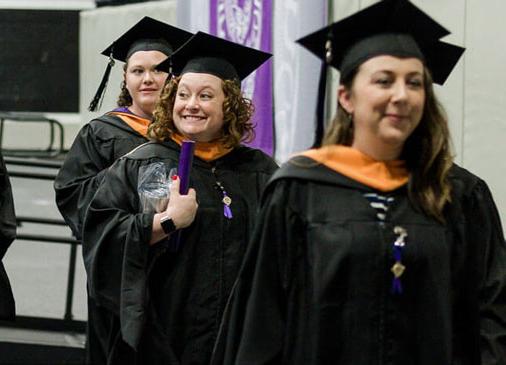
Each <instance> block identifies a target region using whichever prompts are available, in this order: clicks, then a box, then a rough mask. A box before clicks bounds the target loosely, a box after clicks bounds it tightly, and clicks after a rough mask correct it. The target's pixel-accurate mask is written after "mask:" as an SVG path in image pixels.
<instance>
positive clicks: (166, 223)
mask: <svg viewBox="0 0 506 365" xmlns="http://www.w3.org/2000/svg"><path fill="white" fill-rule="evenodd" d="M160 225H161V226H162V229H163V231H164V232H165V234H171V233H172V232H174V231H175V230H176V225H175V224H174V221H173V220H172V218H170V217H169V216H168V215H164V216H163V217H161V218H160Z"/></svg>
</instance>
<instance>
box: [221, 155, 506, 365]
mask: <svg viewBox="0 0 506 365" xmlns="http://www.w3.org/2000/svg"><path fill="white" fill-rule="evenodd" d="M310 161H312V160H309V159H308V158H306V157H297V158H296V159H295V160H292V161H291V162H290V163H287V164H286V165H284V166H283V167H282V168H281V169H280V170H279V171H278V172H277V173H276V174H275V175H274V177H273V180H272V181H271V182H270V183H269V185H268V187H267V188H266V193H265V195H264V197H263V199H262V203H261V211H260V213H259V216H260V218H259V221H258V226H257V227H256V229H255V232H254V234H253V239H252V244H251V245H250V246H249V249H248V252H247V253H246V256H245V261H244V265H243V267H242V269H241V272H240V274H239V278H238V280H237V283H236V285H235V287H234V289H233V292H232V295H231V302H230V304H229V306H228V307H227V309H226V311H225V314H224V323H223V326H222V329H221V332H220V335H219V339H218V341H217V345H216V349H215V353H214V358H213V362H212V364H213V365H218V364H220V365H221V364H226V365H229V364H237V365H239V364H241V365H243V364H248V365H256V364H276V365H282V364H287V365H288V364H289V365H312V364H314V365H316V364H318V365H323V364H339V365H352V364H353V365H357V364H368V365H369V364H396V365H401V364H402V365H415V364H416V365H450V364H451V365H464V364H469V365H471V364H472V365H478V364H483V365H500V364H503V365H504V364H506V246H505V243H504V237H503V233H502V228H501V223H500V220H499V216H498V213H497V210H496V207H495V204H494V202H493V200H492V197H491V194H490V191H489V189H488V188H487V185H486V184H485V182H484V181H482V180H480V179H479V178H477V177H476V176H474V175H472V174H471V173H469V172H468V171H466V170H464V169H462V168H460V167H457V166H453V168H452V170H451V182H452V186H453V194H452V203H451V204H449V205H448V206H447V209H446V210H445V217H446V220H447V224H446V225H443V224H441V223H439V222H437V221H435V220H434V219H432V218H429V217H427V216H426V215H424V214H422V213H420V212H419V211H417V210H416V209H414V208H413V206H412V205H411V204H410V202H409V200H408V199H407V196H406V189H405V188H400V189H398V190H396V191H394V192H393V193H392V195H393V196H394V198H395V202H394V203H393V205H392V206H390V207H389V210H388V213H387V216H386V219H385V222H384V223H381V222H379V221H378V220H377V219H376V211H375V209H373V208H372V207H371V206H370V203H369V202H368V200H366V199H365V198H364V196H363V193H365V192H369V191H372V190H371V189H370V188H368V187H366V186H364V185H362V184H360V183H358V182H356V181H353V180H350V179H348V178H346V177H344V176H343V175H341V174H339V173H337V172H335V171H332V170H330V169H328V168H327V167H325V166H323V165H320V164H318V163H314V161H313V162H310ZM397 225H400V226H402V227H404V228H405V229H406V230H407V233H408V237H407V239H406V245H405V247H404V254H403V263H404V265H405V266H406V270H405V272H404V274H403V275H402V276H401V281H402V285H403V293H402V294H400V295H395V294H392V291H391V285H392V273H391V272H390V268H391V267H392V265H393V263H394V258H393V255H392V243H393V242H394V240H395V238H396V235H395V234H394V232H393V228H394V227H395V226H397Z"/></svg>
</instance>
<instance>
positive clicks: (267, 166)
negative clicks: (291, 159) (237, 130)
mask: <svg viewBox="0 0 506 365" xmlns="http://www.w3.org/2000/svg"><path fill="white" fill-rule="evenodd" d="M234 152H235V153H234V154H235V156H236V157H237V160H236V161H237V162H239V163H240V164H241V165H244V166H245V167H246V168H248V167H250V168H251V167H255V169H257V170H265V171H266V172H269V173H273V172H274V171H275V170H276V169H277V168H278V167H279V166H278V164H277V163H276V161H275V160H274V158H272V157H271V156H269V155H268V154H266V153H265V152H263V151H262V150H260V149H258V148H252V147H247V146H239V147H236V148H235V151H234Z"/></svg>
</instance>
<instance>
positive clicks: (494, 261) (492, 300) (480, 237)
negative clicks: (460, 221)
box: [466, 181, 506, 365]
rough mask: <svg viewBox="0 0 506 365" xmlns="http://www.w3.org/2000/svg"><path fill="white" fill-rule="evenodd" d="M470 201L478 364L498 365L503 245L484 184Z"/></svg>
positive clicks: (505, 279) (505, 266)
mask: <svg viewBox="0 0 506 365" xmlns="http://www.w3.org/2000/svg"><path fill="white" fill-rule="evenodd" d="M470 200H471V201H470V202H469V203H470V204H469V207H470V210H469V211H468V212H466V214H467V215H468V216H469V217H471V218H470V219H468V220H467V221H468V227H467V237H468V238H469V243H470V244H472V245H476V247H477V251H478V252H479V254H478V255H477V256H478V260H479V262H478V267H479V268H480V269H479V273H480V277H479V278H478V280H479V281H478V285H479V293H478V295H479V298H478V301H479V312H480V313H479V317H480V341H481V361H482V362H481V363H482V364H483V365H499V364H504V362H505V361H506V243H505V241H504V235H503V231H502V226H501V221H500V218H499V214H498V211H497V208H496V205H495V203H494V201H493V199H492V195H491V193H490V190H489V188H488V187H487V185H486V184H485V182H483V181H480V182H479V183H478V184H477V186H476V188H475V189H473V193H472V195H471V198H470ZM471 222H472V223H471Z"/></svg>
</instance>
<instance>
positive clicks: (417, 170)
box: [323, 66, 454, 223]
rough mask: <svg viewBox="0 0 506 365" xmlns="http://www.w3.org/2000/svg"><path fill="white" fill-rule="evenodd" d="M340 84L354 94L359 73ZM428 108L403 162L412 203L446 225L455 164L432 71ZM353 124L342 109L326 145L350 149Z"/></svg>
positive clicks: (426, 81) (428, 76) (427, 81)
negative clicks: (449, 176)
mask: <svg viewBox="0 0 506 365" xmlns="http://www.w3.org/2000/svg"><path fill="white" fill-rule="evenodd" d="M359 68H360V66H359V67H357V69H355V70H354V72H352V73H350V75H349V76H348V77H347V78H346V79H345V80H341V85H343V86H344V87H345V88H346V89H347V90H351V88H352V86H353V80H354V79H355V75H356V74H357V72H358V69H359ZM424 88H425V105H424V112H423V115H422V119H421V121H420V123H419V124H418V126H417V127H416V129H415V130H414V131H413V133H412V134H411V135H410V136H409V138H408V139H407V140H406V142H405V143H404V148H403V151H402V154H401V159H403V160H405V161H406V166H407V168H408V170H409V172H410V178H409V183H408V195H409V198H410V201H411V202H412V203H413V204H414V205H415V206H416V207H418V208H419V209H420V210H422V211H423V212H424V213H425V214H427V215H429V216H432V217H434V218H436V219H437V220H438V221H440V222H442V223H444V222H445V220H444V216H443V209H444V207H445V205H446V204H447V203H449V202H450V200H451V195H450V194H451V184H450V181H449V178H448V174H449V170H450V168H451V166H452V164H453V158H454V157H453V154H452V151H451V139H450V131H449V128H448V118H447V116H446V113H445V111H444V108H443V107H442V105H441V104H440V102H439V101H438V99H437V97H436V95H435V93H434V87H433V83H432V76H431V74H430V71H429V70H428V69H427V68H425V71H424ZM352 142H353V120H352V117H351V116H350V115H348V113H347V112H346V111H345V110H344V108H343V107H342V106H341V105H339V103H338V107H337V114H336V116H335V118H334V119H333V121H332V122H331V124H330V126H329V128H328V129H327V131H326V133H325V136H324V138H323V145H332V144H340V145H345V146H351V144H352Z"/></svg>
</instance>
